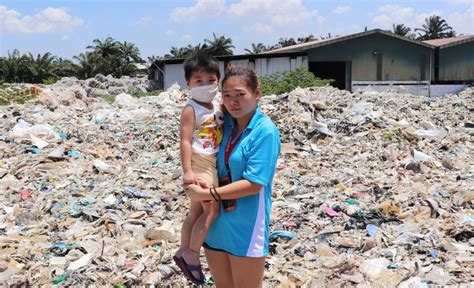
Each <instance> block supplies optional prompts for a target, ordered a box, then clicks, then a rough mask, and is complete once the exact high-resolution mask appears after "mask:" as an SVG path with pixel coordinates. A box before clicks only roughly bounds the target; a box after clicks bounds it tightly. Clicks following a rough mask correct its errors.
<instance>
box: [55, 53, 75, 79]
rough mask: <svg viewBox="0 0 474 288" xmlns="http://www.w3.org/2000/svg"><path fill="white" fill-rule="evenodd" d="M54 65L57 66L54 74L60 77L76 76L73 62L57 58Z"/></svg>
mask: <svg viewBox="0 0 474 288" xmlns="http://www.w3.org/2000/svg"><path fill="white" fill-rule="evenodd" d="M53 64H54V66H55V68H54V73H55V74H56V75H57V76H58V77H70V76H74V63H73V62H72V61H71V60H69V59H63V58H61V57H57V58H56V59H55V60H54V61H53Z"/></svg>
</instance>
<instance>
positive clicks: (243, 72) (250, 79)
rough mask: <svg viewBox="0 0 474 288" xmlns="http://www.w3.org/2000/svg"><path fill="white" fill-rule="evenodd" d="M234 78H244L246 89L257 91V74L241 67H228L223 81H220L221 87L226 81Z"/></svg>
mask: <svg viewBox="0 0 474 288" xmlns="http://www.w3.org/2000/svg"><path fill="white" fill-rule="evenodd" d="M234 76H237V77H243V78H245V81H246V82H247V87H248V88H249V89H250V90H252V92H255V91H256V90H257V87H258V77H257V74H256V73H255V71H253V70H250V69H248V68H246V67H242V66H230V67H229V68H227V70H226V71H225V75H224V79H222V86H224V83H225V82H226V81H227V79H229V78H230V77H234Z"/></svg>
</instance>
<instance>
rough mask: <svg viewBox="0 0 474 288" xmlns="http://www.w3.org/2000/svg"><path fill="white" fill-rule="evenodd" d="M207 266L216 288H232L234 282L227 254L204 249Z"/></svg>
mask: <svg viewBox="0 0 474 288" xmlns="http://www.w3.org/2000/svg"><path fill="white" fill-rule="evenodd" d="M204 253H205V254H206V259H207V265H208V266H209V269H210V270H211V274H212V279H214V282H215V283H216V287H217V288H234V287H236V286H234V280H233V277H232V270H231V266H230V261H229V254H227V253H225V252H221V251H215V250H211V249H204Z"/></svg>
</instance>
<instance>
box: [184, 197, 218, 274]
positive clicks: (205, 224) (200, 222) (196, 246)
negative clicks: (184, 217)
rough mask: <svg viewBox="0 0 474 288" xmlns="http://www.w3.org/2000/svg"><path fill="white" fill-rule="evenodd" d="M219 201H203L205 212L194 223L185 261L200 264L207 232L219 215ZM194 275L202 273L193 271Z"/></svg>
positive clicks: (185, 252)
mask: <svg viewBox="0 0 474 288" xmlns="http://www.w3.org/2000/svg"><path fill="white" fill-rule="evenodd" d="M219 203H220V202H216V201H209V202H202V203H201V205H202V209H203V213H202V214H201V216H199V218H198V219H197V221H196V222H195V223H194V226H193V230H192V233H191V238H190V242H189V248H188V249H187V250H185V251H184V252H183V254H182V255H183V258H184V261H185V262H186V263H188V264H190V265H199V264H200V261H199V251H200V250H201V246H202V244H203V243H204V239H205V238H206V235H207V232H208V231H209V228H210V227H211V225H212V222H214V220H216V218H217V216H218V215H219ZM193 276H194V277H195V278H196V279H199V277H200V275H199V273H198V272H193Z"/></svg>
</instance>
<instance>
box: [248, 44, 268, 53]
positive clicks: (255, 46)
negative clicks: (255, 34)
mask: <svg viewBox="0 0 474 288" xmlns="http://www.w3.org/2000/svg"><path fill="white" fill-rule="evenodd" d="M245 51H247V54H258V53H261V52H265V51H267V48H266V47H265V45H263V43H257V44H255V43H252V48H251V49H245Z"/></svg>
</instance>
